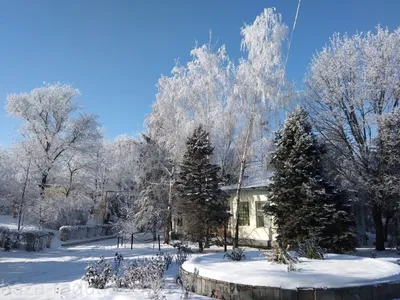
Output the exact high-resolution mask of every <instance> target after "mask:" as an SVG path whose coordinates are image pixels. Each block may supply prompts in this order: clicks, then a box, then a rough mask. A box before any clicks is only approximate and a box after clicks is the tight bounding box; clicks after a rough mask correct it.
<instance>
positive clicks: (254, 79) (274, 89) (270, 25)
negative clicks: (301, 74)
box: [234, 8, 288, 247]
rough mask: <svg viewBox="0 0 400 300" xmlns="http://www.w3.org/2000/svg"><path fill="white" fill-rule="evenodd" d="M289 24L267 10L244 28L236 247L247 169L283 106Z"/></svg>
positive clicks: (238, 79) (238, 84) (238, 76)
mask: <svg viewBox="0 0 400 300" xmlns="http://www.w3.org/2000/svg"><path fill="white" fill-rule="evenodd" d="M287 32H288V29H287V26H286V25H285V24H283V23H282V16H281V15H280V14H277V13H275V11H274V9H272V8H268V9H265V10H264V12H263V13H262V14H260V15H259V16H257V17H256V19H255V21H254V22H253V24H250V25H245V26H244V27H243V28H242V29H241V34H242V37H243V38H242V50H244V51H246V52H247V54H248V56H247V58H246V59H241V60H240V62H239V66H238V67H237V70H236V73H235V84H234V90H235V97H236V99H237V100H236V103H237V105H238V109H239V114H238V116H239V117H238V120H240V121H239V123H238V124H237V127H236V130H238V132H239V135H238V136H237V137H236V143H237V150H238V157H239V159H240V168H239V173H238V184H237V192H236V216H235V236H234V246H235V247H238V243H239V213H240V211H239V205H240V194H241V186H242V182H243V176H244V172H245V168H246V166H247V163H248V159H249V157H250V154H251V150H252V149H253V147H254V146H255V145H256V144H257V143H258V144H260V142H261V141H262V140H263V137H265V136H264V135H265V131H266V130H267V129H268V128H267V126H266V125H267V124H268V121H269V120H268V119H267V118H268V116H269V117H271V114H268V113H270V112H272V111H273V110H275V109H276V108H279V107H281V106H282V105H283V103H284V102H286V101H285V99H286V93H285V91H284V89H282V87H283V86H285V84H286V82H285V80H284V63H283V50H282V46H283V44H284V42H285V40H286V38H287Z"/></svg>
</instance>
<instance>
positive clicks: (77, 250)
mask: <svg viewBox="0 0 400 300" xmlns="http://www.w3.org/2000/svg"><path fill="white" fill-rule="evenodd" d="M0 225H2V226H4V225H6V226H9V227H15V226H16V219H13V218H11V217H7V216H0ZM59 245H60V242H59V239H57V238H56V241H55V243H54V245H53V247H52V248H51V249H47V250H46V251H43V252H26V251H24V250H13V251H12V252H0V299H10V300H14V299H18V300H47V299H48V300H50V299H51V300H57V299H71V300H83V299H85V300H86V299H89V300H95V299H96V300H97V299H106V300H125V299H149V297H148V292H149V291H147V290H128V289H120V290H118V289H114V288H106V289H104V290H98V289H93V288H89V287H88V285H87V283H86V282H84V281H82V280H81V277H82V276H83V274H84V272H85V267H86V266H87V265H88V264H89V263H91V262H93V261H97V260H98V258H99V257H100V255H103V256H104V257H105V258H106V259H113V258H114V256H115V253H116V251H118V252H119V253H121V254H122V255H123V256H124V260H125V262H126V263H128V262H129V260H131V259H134V258H137V257H138V256H139V257H144V256H149V257H151V256H154V255H156V254H157V253H158V249H157V245H154V244H153V243H139V242H136V243H135V244H134V247H133V250H131V249H130V245H126V246H125V247H123V248H117V247H116V239H111V240H106V241H101V242H95V243H88V244H85V245H80V246H71V247H60V246H59ZM162 250H163V251H164V252H173V253H174V252H176V250H175V249H173V248H172V247H171V246H167V245H162ZM215 250H216V249H212V251H215ZM219 251H221V249H219ZM371 251H372V249H370V248H364V249H358V251H357V253H356V254H357V255H358V256H359V257H354V256H337V255H328V259H327V260H325V261H309V260H304V262H303V263H301V264H299V265H298V267H299V268H301V270H300V271H298V272H291V273H287V272H286V267H285V266H280V265H276V264H275V265H271V264H270V263H268V262H267V261H265V259H264V258H262V257H260V256H259V252H258V251H255V250H253V249H248V250H247V251H246V255H247V256H248V257H250V260H248V261H242V262H229V261H228V260H226V259H223V258H222V257H223V253H221V252H220V253H212V254H203V255H198V254H193V255H192V258H191V259H190V261H189V262H186V263H185V264H184V268H185V269H186V270H188V271H193V268H194V267H195V266H196V267H197V268H198V269H199V271H200V273H199V275H200V276H204V277H211V278H217V279H220V280H227V281H231V282H240V283H248V284H255V285H257V284H260V285H275V286H285V287H286V288H288V287H296V286H303V287H304V286H310V285H312V286H324V287H328V286H329V287H334V286H340V285H342V286H343V285H347V286H348V285H358V284H362V283H366V282H369V283H371V282H383V281H387V280H391V279H396V280H400V277H399V276H400V275H399V274H400V267H399V266H398V265H396V264H394V263H393V262H396V261H397V260H398V259H399V258H400V255H398V254H397V251H391V250H387V251H384V252H380V253H378V257H377V258H376V259H371V258H370V257H371ZM177 273H178V270H177V266H176V265H173V266H172V267H171V268H170V269H169V270H168V271H166V273H165V287H164V290H163V294H164V295H165V296H166V298H167V299H170V300H177V299H181V296H182V291H181V288H180V287H179V286H178V285H177V284H176V283H175V277H176V275H177ZM311 283H312V284H311ZM192 299H210V298H207V297H202V296H198V295H192Z"/></svg>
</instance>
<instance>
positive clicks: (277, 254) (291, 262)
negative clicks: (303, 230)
mask: <svg viewBox="0 0 400 300" xmlns="http://www.w3.org/2000/svg"><path fill="white" fill-rule="evenodd" d="M288 250H289V245H288V246H287V247H286V249H282V248H281V247H275V248H274V249H273V250H272V252H271V251H270V252H265V253H264V254H263V255H264V256H266V258H267V260H268V261H270V262H275V263H278V264H284V265H287V271H288V272H291V271H296V270H297V268H296V264H297V263H298V262H299V260H298V258H297V257H295V256H293V255H291V254H290V253H289V251H288Z"/></svg>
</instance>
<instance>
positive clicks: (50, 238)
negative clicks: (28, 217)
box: [46, 231, 55, 248]
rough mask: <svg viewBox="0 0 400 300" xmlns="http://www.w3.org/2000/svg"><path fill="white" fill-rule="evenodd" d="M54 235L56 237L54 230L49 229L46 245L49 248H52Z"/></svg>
mask: <svg viewBox="0 0 400 300" xmlns="http://www.w3.org/2000/svg"><path fill="white" fill-rule="evenodd" d="M54 237H55V235H54V232H51V231H49V232H48V233H47V235H46V247H47V248H51V244H52V242H53V240H54Z"/></svg>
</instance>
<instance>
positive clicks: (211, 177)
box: [177, 126, 227, 252]
mask: <svg viewBox="0 0 400 300" xmlns="http://www.w3.org/2000/svg"><path fill="white" fill-rule="evenodd" d="M186 145H187V150H186V153H185V154H184V157H183V162H182V165H181V168H180V172H179V177H178V178H179V179H178V186H177V189H178V191H179V198H178V199H177V212H178V214H179V215H180V217H181V218H182V220H183V229H184V231H185V234H186V235H187V237H188V238H189V239H191V240H192V241H193V242H198V243H199V249H200V252H202V251H203V242H204V241H206V242H207V241H208V239H209V234H210V232H211V230H212V229H215V228H217V227H218V226H222V225H223V224H224V223H225V221H226V218H227V208H226V201H227V200H226V195H225V194H224V192H223V191H222V190H221V187H220V184H221V183H222V180H221V178H220V175H219V172H220V167H219V166H217V165H214V164H212V163H211V157H212V155H213V148H212V146H211V143H210V140H209V134H208V133H207V132H206V131H205V130H204V129H203V128H202V127H201V126H199V127H198V128H197V129H196V130H195V131H194V133H193V135H192V136H191V137H189V138H188V140H187V141H186Z"/></svg>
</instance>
